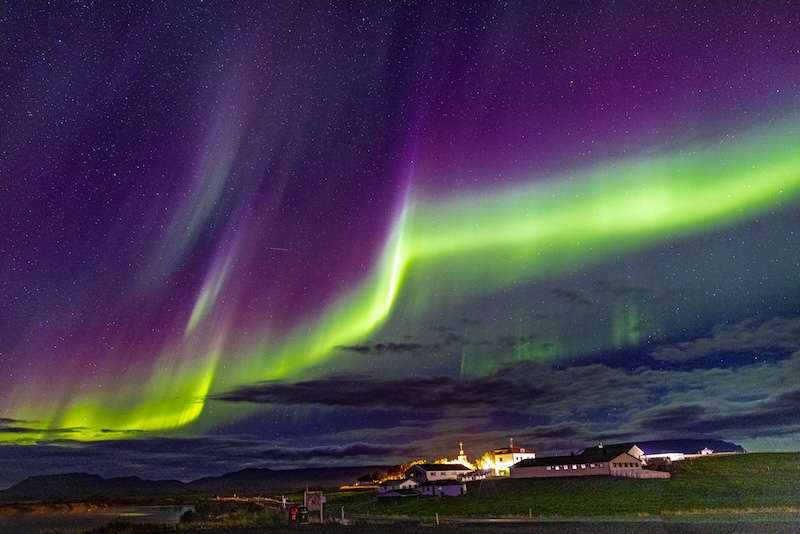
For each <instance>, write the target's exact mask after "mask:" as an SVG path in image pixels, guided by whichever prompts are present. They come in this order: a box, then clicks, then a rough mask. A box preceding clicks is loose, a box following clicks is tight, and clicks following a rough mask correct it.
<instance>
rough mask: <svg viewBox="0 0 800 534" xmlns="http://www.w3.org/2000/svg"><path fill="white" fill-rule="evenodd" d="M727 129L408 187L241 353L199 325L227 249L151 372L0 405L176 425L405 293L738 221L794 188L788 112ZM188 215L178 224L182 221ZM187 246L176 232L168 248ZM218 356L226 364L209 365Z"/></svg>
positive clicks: (86, 428)
mask: <svg viewBox="0 0 800 534" xmlns="http://www.w3.org/2000/svg"><path fill="white" fill-rule="evenodd" d="M736 139H737V141H736V142H735V143H734V142H732V143H729V144H719V143H716V144H711V143H709V144H697V145H694V146H691V147H688V148H687V149H685V150H682V151H678V152H675V153H671V154H665V155H658V156H651V157H640V158H635V159H628V160H621V161H609V162H606V163H603V164H599V165H597V166H595V167H593V168H590V169H585V170H580V171H575V172H574V173H570V174H569V176H562V177H554V178H555V179H553V180H551V181H549V182H546V183H544V184H542V183H531V184H529V185H523V186H519V187H515V188H512V189H508V190H505V191H500V192H492V193H480V194H478V193H474V194H468V195H461V196H456V197H452V198H447V199H430V198H424V197H422V196H421V195H420V194H419V193H417V195H416V196H414V195H412V196H410V197H409V198H408V199H407V201H406V203H405V205H404V206H403V208H402V209H401V210H400V212H399V215H398V217H397V219H396V221H395V224H394V225H393V227H392V229H391V231H390V233H389V235H388V239H387V241H386V244H385V245H384V247H383V249H382V251H381V254H380V256H379V257H378V260H377V262H376V264H375V266H374V268H373V269H372V271H371V273H370V274H369V275H368V277H367V278H366V279H365V280H364V281H363V283H361V284H360V285H358V286H357V287H355V288H353V289H352V291H350V292H349V293H347V294H344V295H342V296H341V297H340V298H339V299H338V300H336V301H335V302H334V303H333V304H332V305H331V306H330V307H329V308H328V309H326V310H323V311H322V312H321V313H319V314H318V315H317V316H315V317H313V318H310V319H309V320H308V321H306V322H305V323H303V324H301V325H300V326H299V327H297V328H296V329H294V330H293V331H291V332H290V333H289V334H287V335H285V336H275V337H271V336H270V337H268V336H266V335H265V336H264V337H263V338H262V339H261V340H260V341H257V342H255V343H253V345H252V346H251V347H250V348H249V349H248V350H243V351H240V353H239V354H224V355H223V354H222V352H223V351H224V350H225V345H224V340H225V339H226V337H227V336H228V334H229V331H230V325H229V324H228V321H229V320H230V318H229V317H226V316H225V315H224V314H223V318H224V319H225V320H222V321H220V320H218V318H215V321H214V322H213V323H210V327H211V331H212V334H211V335H210V336H209V335H208V334H207V333H204V332H201V330H204V329H202V328H199V326H200V325H201V324H203V325H205V322H206V321H209V320H210V319H209V318H210V317H211V316H212V315H215V314H217V313H221V312H218V311H217V310H216V307H215V306H214V303H215V302H216V301H217V300H218V295H219V293H220V288H221V287H222V285H223V284H224V282H225V280H226V277H227V276H228V272H229V266H230V261H232V260H231V258H232V257H233V256H235V253H231V254H229V255H227V257H226V258H225V260H224V261H223V262H221V263H219V264H218V265H216V266H215V267H214V268H213V269H212V271H211V273H210V274H209V276H208V278H207V280H206V283H205V284H204V286H203V288H202V290H201V293H200V295H199V297H198V299H197V301H196V303H195V306H194V308H193V310H192V312H191V316H190V317H189V318H188V322H187V324H186V334H187V337H186V339H185V340H184V344H183V345H182V346H178V347H171V348H169V349H165V350H164V354H163V356H162V358H159V359H158V361H157V363H156V365H155V367H154V368H153V369H151V370H150V371H149V372H144V373H140V374H138V375H137V376H133V377H126V380H125V381H124V382H125V385H122V386H120V387H118V388H117V389H116V390H115V391H113V392H92V393H91V394H89V393H71V394H69V395H65V398H54V399H51V400H48V401H47V402H44V403H43V402H41V401H37V400H36V399H35V398H30V396H24V395H16V396H12V397H15V398H16V399H17V400H15V401H14V404H13V405H11V406H9V404H8V403H5V408H7V409H8V408H9V407H10V408H11V409H10V410H9V413H14V414H18V415H19V416H22V417H26V418H29V419H31V420H38V421H41V422H42V433H41V434H34V435H29V436H25V437H24V439H33V438H35V437H36V436H46V435H47V434H46V432H47V431H48V430H52V429H53V428H66V427H75V428H80V429H81V430H79V431H77V432H73V433H71V434H70V437H73V438H75V437H79V438H81V439H97V437H98V436H100V435H102V432H101V429H137V430H159V429H166V428H174V427H177V426H181V425H184V424H186V423H187V422H189V421H192V420H194V419H196V418H197V417H198V416H199V415H200V413H201V412H202V410H203V402H204V397H205V396H206V395H207V394H208V393H209V392H215V391H222V390H224V389H226V388H230V387H232V386H235V385H238V384H241V383H249V382H254V381H258V380H271V379H280V378H286V377H289V376H291V375H295V374H298V373H301V372H304V371H306V370H308V369H309V368H310V367H312V366H314V365H317V364H319V363H320V362H322V361H324V360H325V359H326V358H328V357H330V355H331V354H332V353H333V351H334V349H335V348H336V347H337V346H340V345H346V344H350V343H353V342H357V341H359V340H362V339H363V338H365V337H366V336H368V335H370V334H371V333H372V332H374V331H375V330H376V329H377V328H378V327H379V326H380V325H381V324H383V322H384V321H385V320H386V318H387V317H388V316H389V315H390V313H391V312H392V310H393V308H394V306H395V305H396V303H397V301H398V298H399V297H400V295H401V294H402V297H403V300H404V302H405V303H409V305H408V309H409V310H412V311H413V312H414V313H417V314H423V313H425V312H426V311H427V310H429V309H430V308H431V307H432V306H435V305H436V302H435V300H434V298H435V297H434V296H433V295H432V292H431V288H432V287H436V288H437V289H439V290H440V291H444V290H449V291H448V294H452V295H457V296H458V297H459V298H464V299H466V298H469V297H470V296H473V295H478V294H481V293H487V292H491V291H495V290H497V289H501V288H504V287H508V286H509V285H511V284H515V283H519V282H520V281H528V280H533V279H536V278H540V277H544V276H547V275H548V274H551V273H555V272H563V271H568V270H572V269H576V268H579V267H580V266H582V265H585V264H587V263H590V262H594V261H598V260H600V259H603V258H606V257H608V256H610V255H613V254H619V253H624V252H626V251H631V250H635V249H636V248H639V247H642V246H645V245H648V244H651V243H657V242H660V241H665V240H669V239H674V238H676V237H679V236H681V235H686V234H690V233H697V232H704V231H708V230H709V229H713V228H717V227H721V226H723V225H726V224H730V223H733V222H736V221H740V220H744V219H746V218H748V217H752V216H754V215H755V214H758V213H760V212H764V211H767V210H772V209H775V208H776V207H778V206H780V205H781V204H784V203H786V202H789V201H790V200H792V199H794V198H796V196H797V193H798V190H800V150H798V146H800V145H799V142H800V133H798V123H797V122H793V123H787V124H785V125H783V126H780V127H774V128H772V129H771V130H770V131H760V132H755V133H753V134H751V135H749V136H740V137H737V138H736ZM237 143H238V141H236V142H232V144H231V146H230V147H227V148H225V150H224V153H225V154H226V157H225V158H223V159H222V161H221V163H218V164H215V167H214V168H215V170H213V171H209V172H208V173H206V174H207V176H208V180H210V182H212V183H213V184H221V183H223V182H224V176H225V175H226V173H227V172H228V169H229V167H230V164H231V163H230V162H231V158H232V157H233V154H234V152H235V150H234V147H235V146H236V144H237ZM218 189H219V187H218V186H216V185H215V186H214V187H212V188H211V189H210V190H211V193H209V194H208V195H204V196H203V198H198V199H196V200H193V203H194V204H198V205H199V206H201V208H200V209H199V213H201V215H202V216H203V217H205V216H206V214H207V212H208V210H209V209H210V206H211V205H212V204H213V202H214V198H216V197H217V196H218V195H219V194H218V192H217V190H218ZM206 196H209V198H205V197H206ZM193 220H194V216H193V218H192V219H191V220H190V221H189V222H188V223H187V224H188V226H189V227H190V228H191V227H192V226H193V225H194V224H195V223H194V222H193ZM169 233H170V235H172V234H173V233H174V232H173V231H172V230H170V232H169ZM189 235H190V237H191V235H193V234H192V233H191V232H190V234H189ZM185 246H188V244H187V243H184V242H181V243H180V246H179V247H178V248H183V247H185ZM636 313H637V310H636V309H633V308H630V309H628V310H620V311H619V314H618V317H616V318H615V325H616V327H615V329H616V330H617V331H616V332H615V333H614V335H613V336H609V337H613V342H614V343H616V344H618V345H624V344H629V343H636V342H637V341H638V339H639V334H638V328H639V324H638V321H637V317H636ZM266 329H267V328H266V327H265V330H266ZM518 350H519V353H518V357H519V358H521V359H534V358H542V359H544V358H555V357H557V356H558V355H557V354H556V353H555V351H535V350H532V349H530V348H526V347H520V348H519V349H518ZM223 360H224V362H225V369H224V371H222V370H220V366H218V363H219V362H220V361H223ZM103 437H107V435H103ZM0 439H2V438H0ZM6 439H9V438H6ZM485 462H486V463H485ZM479 465H480V466H481V467H483V466H484V465H488V460H484V459H481V461H479Z"/></svg>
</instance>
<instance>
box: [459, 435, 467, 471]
mask: <svg viewBox="0 0 800 534" xmlns="http://www.w3.org/2000/svg"><path fill="white" fill-rule="evenodd" d="M458 463H460V464H462V465H465V466H468V465H469V462H468V461H467V455H466V454H464V443H463V442H461V441H459V442H458Z"/></svg>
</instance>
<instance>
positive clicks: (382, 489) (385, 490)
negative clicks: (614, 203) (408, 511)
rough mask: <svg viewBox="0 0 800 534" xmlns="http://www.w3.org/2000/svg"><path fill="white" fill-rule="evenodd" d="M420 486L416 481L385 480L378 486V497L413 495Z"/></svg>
mask: <svg viewBox="0 0 800 534" xmlns="http://www.w3.org/2000/svg"><path fill="white" fill-rule="evenodd" d="M417 486H419V484H418V483H417V482H416V481H414V480H409V479H403V480H385V481H383V482H381V483H380V484H379V485H378V497H404V496H406V495H412V494H413V493H412V492H414V490H416V488H417Z"/></svg>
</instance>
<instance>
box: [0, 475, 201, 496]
mask: <svg viewBox="0 0 800 534" xmlns="http://www.w3.org/2000/svg"><path fill="white" fill-rule="evenodd" d="M187 491H188V487H187V485H186V484H184V483H183V482H180V481H178V480H143V479H141V478H139V477H117V478H103V477H101V476H98V475H89V474H86V473H66V474H61V475H41V476H33V477H28V478H26V479H25V480H23V481H22V482H20V483H19V484H16V485H14V486H11V487H10V488H8V489H7V490H4V491H0V499H2V500H4V501H9V500H18V501H35V500H48V501H55V500H86V499H94V498H100V497H102V498H119V497H129V496H138V495H147V496H162V495H175V494H179V493H186V492H187Z"/></svg>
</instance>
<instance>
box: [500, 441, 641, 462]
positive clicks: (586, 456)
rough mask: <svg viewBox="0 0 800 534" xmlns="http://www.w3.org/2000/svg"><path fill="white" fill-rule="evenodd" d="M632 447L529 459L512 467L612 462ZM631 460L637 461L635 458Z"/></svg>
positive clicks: (589, 450) (596, 448) (598, 448)
mask: <svg viewBox="0 0 800 534" xmlns="http://www.w3.org/2000/svg"><path fill="white" fill-rule="evenodd" d="M629 449H630V447H627V448H622V447H620V446H616V447H602V448H600V447H592V448H591V449H586V450H584V451H583V453H581V454H571V455H569V456H549V457H548V456H545V457H542V458H529V459H527V460H522V461H520V462H517V463H515V464H514V465H513V466H512V467H537V466H541V465H568V464H589V463H601V462H610V461H611V460H613V459H614V458H616V457H617V456H619V455H620V454H625V453H627V452H628V450H629ZM629 456H630V455H629ZM630 458H631V459H633V460H636V458H634V457H633V456H630Z"/></svg>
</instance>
